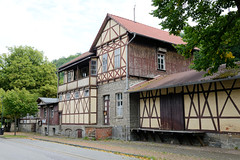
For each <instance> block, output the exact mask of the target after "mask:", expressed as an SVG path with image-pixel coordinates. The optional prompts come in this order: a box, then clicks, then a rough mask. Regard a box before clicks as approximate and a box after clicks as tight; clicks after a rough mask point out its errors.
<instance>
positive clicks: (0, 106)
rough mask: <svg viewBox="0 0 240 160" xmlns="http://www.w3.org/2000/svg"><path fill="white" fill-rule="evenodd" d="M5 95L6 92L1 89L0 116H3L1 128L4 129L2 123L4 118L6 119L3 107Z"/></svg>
mask: <svg viewBox="0 0 240 160" xmlns="http://www.w3.org/2000/svg"><path fill="white" fill-rule="evenodd" d="M4 94H5V91H4V90H3V89H2V88H0V116H1V119H0V120H1V122H0V124H1V125H0V128H1V127H2V125H3V124H2V122H3V117H4V115H3V114H4V108H3V105H2V100H3V96H4Z"/></svg>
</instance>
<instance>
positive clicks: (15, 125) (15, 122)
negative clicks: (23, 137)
mask: <svg viewBox="0 0 240 160" xmlns="http://www.w3.org/2000/svg"><path fill="white" fill-rule="evenodd" d="M14 119H15V121H14V136H16V132H17V117H16V116H15V117H14Z"/></svg>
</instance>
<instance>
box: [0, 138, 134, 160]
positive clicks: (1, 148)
mask: <svg viewBox="0 0 240 160" xmlns="http://www.w3.org/2000/svg"><path fill="white" fill-rule="evenodd" d="M16 159H17V160H76V159H78V160H98V159H99V160H136V158H132V157H127V156H122V155H116V154H113V153H108V152H102V151H97V150H91V149H84V148H80V147H74V146H68V145H64V144H57V143H52V142H43V141H38V140H31V139H4V138H0V160H16Z"/></svg>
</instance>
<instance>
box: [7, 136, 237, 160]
mask: <svg viewBox="0 0 240 160" xmlns="http://www.w3.org/2000/svg"><path fill="white" fill-rule="evenodd" d="M6 134H12V133H5V135H6ZM18 135H25V136H27V137H28V138H33V139H40V140H47V141H52V142H58V143H64V144H70V145H78V146H82V147H92V148H97V149H100V150H105V151H106V150H107V151H113V152H121V153H127V154H135V155H142V156H147V157H155V158H156V159H162V160H206V159H213V160H240V150H230V149H222V148H213V147H197V146H184V145H173V144H163V143H152V142H136V141H130V142H126V141H120V140H101V141H90V140H83V139H72V138H65V137H47V136H40V135H37V134H31V133H30V134H29V133H18Z"/></svg>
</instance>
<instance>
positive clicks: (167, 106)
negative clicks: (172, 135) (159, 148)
mask: <svg viewBox="0 0 240 160" xmlns="http://www.w3.org/2000/svg"><path fill="white" fill-rule="evenodd" d="M160 99H161V100H160V111H161V112H160V113H161V126H162V129H167V130H184V114H183V96H182V94H168V95H162V96H161V98H160Z"/></svg>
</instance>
